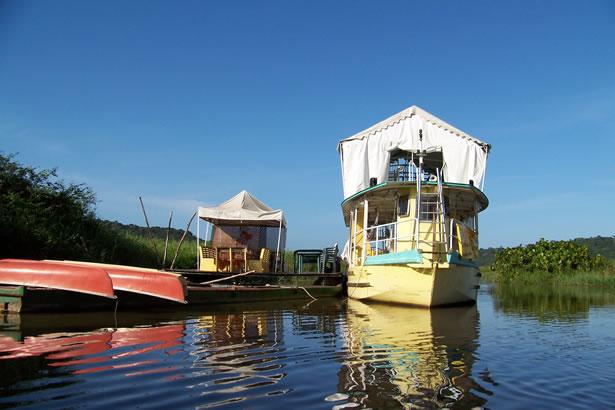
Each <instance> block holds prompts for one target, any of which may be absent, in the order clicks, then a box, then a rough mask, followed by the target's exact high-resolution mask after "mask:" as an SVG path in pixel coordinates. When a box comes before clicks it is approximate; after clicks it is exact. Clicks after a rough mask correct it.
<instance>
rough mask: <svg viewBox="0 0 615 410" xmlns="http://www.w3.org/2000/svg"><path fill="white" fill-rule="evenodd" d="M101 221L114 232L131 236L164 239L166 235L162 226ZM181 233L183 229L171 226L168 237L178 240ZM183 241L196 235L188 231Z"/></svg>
mask: <svg viewBox="0 0 615 410" xmlns="http://www.w3.org/2000/svg"><path fill="white" fill-rule="evenodd" d="M101 222H102V223H103V224H104V225H105V226H107V227H109V228H111V229H112V230H114V231H116V232H121V233H125V234H129V235H133V236H140V237H143V238H145V239H147V238H149V237H150V235H151V236H153V237H154V238H156V239H162V240H165V238H166V237H167V228H166V227H162V226H152V227H151V228H147V227H146V226H138V225H133V224H128V225H126V224H123V223H121V222H117V221H106V220H101ZM183 234H184V231H183V230H182V229H176V228H171V229H170V231H169V239H170V240H172V239H175V240H179V238H181V236H182V235H183ZM184 241H196V236H194V235H193V234H192V232H190V231H188V233H187V234H186V238H185V239H184Z"/></svg>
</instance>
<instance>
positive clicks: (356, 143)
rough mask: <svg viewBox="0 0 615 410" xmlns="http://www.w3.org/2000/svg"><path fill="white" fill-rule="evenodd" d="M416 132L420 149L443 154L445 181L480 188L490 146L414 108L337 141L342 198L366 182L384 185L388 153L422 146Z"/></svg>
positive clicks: (366, 183)
mask: <svg viewBox="0 0 615 410" xmlns="http://www.w3.org/2000/svg"><path fill="white" fill-rule="evenodd" d="M419 130H422V135H423V142H422V148H423V149H438V150H442V155H443V159H444V164H445V165H444V167H443V169H442V172H443V177H444V180H445V181H447V182H456V183H463V184H469V183H470V181H473V183H474V185H475V186H477V187H481V188H482V186H483V183H484V178H485V171H486V167H487V155H488V153H489V149H490V148H491V146H490V145H489V144H487V143H484V142H482V141H480V140H478V139H476V138H474V137H472V136H470V135H468V134H466V133H465V132H463V131H460V130H458V129H457V128H455V127H453V126H451V125H449V124H447V123H446V122H444V121H442V120H441V119H439V118H437V117H435V116H434V115H432V114H430V113H428V112H427V111H425V110H423V109H421V108H419V107H417V106H415V105H413V106H412V107H410V108H407V109H405V110H403V111H402V112H400V113H398V114H395V115H393V116H392V117H390V118H387V119H386V120H384V121H381V122H379V123H378V124H376V125H374V126H372V127H370V128H368V129H366V130H364V131H361V132H359V133H358V134H355V135H353V136H352V137H349V138H346V139H343V140H342V141H340V142H339V144H338V146H337V149H338V151H339V153H340V159H341V162H342V179H343V184H344V198H348V197H349V196H351V195H353V194H355V193H357V192H359V191H361V190H363V189H365V188H367V187H369V180H370V178H376V179H377V182H378V183H382V182H385V181H386V179H387V172H388V166H389V161H390V158H391V152H392V151H394V150H398V149H399V150H404V151H416V150H418V149H420V148H421V145H420V143H419Z"/></svg>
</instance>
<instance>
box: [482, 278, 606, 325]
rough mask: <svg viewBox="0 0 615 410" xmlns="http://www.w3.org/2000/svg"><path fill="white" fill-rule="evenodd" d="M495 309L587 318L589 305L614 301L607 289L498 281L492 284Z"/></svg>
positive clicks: (549, 317) (547, 317)
mask: <svg viewBox="0 0 615 410" xmlns="http://www.w3.org/2000/svg"><path fill="white" fill-rule="evenodd" d="M491 292H492V294H493V297H494V301H495V306H496V309H497V310H499V311H502V312H504V313H508V314H517V315H523V316H530V317H534V318H536V319H538V320H540V321H552V320H558V321H576V320H586V319H587V318H588V317H589V311H590V308H592V307H602V306H609V305H615V292H613V291H612V290H610V289H601V288H595V287H579V286H535V285H534V286H531V285H519V284H515V285H511V284H506V283H504V284H500V285H497V286H492V287H491Z"/></svg>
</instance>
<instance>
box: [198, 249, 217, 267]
mask: <svg viewBox="0 0 615 410" xmlns="http://www.w3.org/2000/svg"><path fill="white" fill-rule="evenodd" d="M199 256H200V258H201V259H200V263H199V270H201V271H205V272H216V271H217V270H218V251H217V250H216V248H208V247H205V246H201V254H200V255H199Z"/></svg>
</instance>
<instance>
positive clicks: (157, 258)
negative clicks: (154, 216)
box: [139, 197, 161, 266]
mask: <svg viewBox="0 0 615 410" xmlns="http://www.w3.org/2000/svg"><path fill="white" fill-rule="evenodd" d="M139 202H141V210H142V211H143V216H144V217H145V225H147V229H148V232H149V238H150V240H151V241H152V246H153V247H154V253H155V254H156V260H157V261H158V266H160V265H161V262H160V255H159V254H158V247H157V246H156V241H155V240H154V237H153V236H152V232H151V227H150V226H149V220H148V219H147V212H145V205H143V198H141V197H139Z"/></svg>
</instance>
